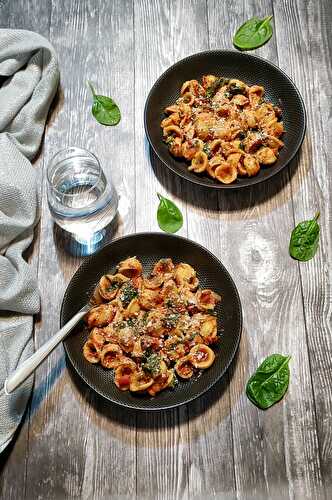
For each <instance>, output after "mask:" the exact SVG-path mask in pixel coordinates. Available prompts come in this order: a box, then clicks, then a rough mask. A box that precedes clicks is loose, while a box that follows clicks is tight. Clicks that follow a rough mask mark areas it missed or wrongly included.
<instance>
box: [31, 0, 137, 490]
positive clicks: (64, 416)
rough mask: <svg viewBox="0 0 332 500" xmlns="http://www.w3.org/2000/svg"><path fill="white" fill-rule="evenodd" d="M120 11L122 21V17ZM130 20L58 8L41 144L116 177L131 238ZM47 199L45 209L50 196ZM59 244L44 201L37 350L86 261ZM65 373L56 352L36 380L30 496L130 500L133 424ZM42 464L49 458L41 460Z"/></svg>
mask: <svg viewBox="0 0 332 500" xmlns="http://www.w3.org/2000/svg"><path fill="white" fill-rule="evenodd" d="M120 3H121V9H123V15H122V16H121V18H117V16H116V12H118V11H119V9H120ZM64 19H65V20H66V29H64V25H63V20H64ZM132 22H133V21H132V4H131V2H126V3H125V2H114V3H113V4H112V6H111V8H109V6H107V5H106V4H104V3H103V2H100V4H99V5H96V2H92V1H84V2H81V1H80V2H78V1H77V2H70V3H67V2H66V3H62V5H61V4H60V3H58V2H53V5H52V17H51V29H50V40H51V42H52V43H53V44H54V47H55V49H56V51H57V52H58V54H61V57H60V60H59V62H60V70H61V74H62V81H61V83H62V90H61V94H60V98H59V102H58V106H57V110H56V116H55V117H54V120H53V121H52V123H51V126H50V127H49V131H48V133H47V135H46V141H45V163H46V165H47V163H48V162H49V160H50V158H51V156H52V155H53V154H54V153H55V152H56V151H57V150H59V149H60V148H63V147H66V146H69V145H78V146H82V147H86V148H87V149H89V150H91V151H93V152H95V153H96V154H97V156H98V157H99V158H100V160H101V162H102V165H103V168H104V171H105V172H106V175H109V174H111V173H113V174H114V178H115V182H116V183H117V187H118V189H119V191H120V194H121V195H122V207H121V209H120V216H121V211H123V207H125V209H126V210H127V212H126V220H127V222H126V231H129V230H130V227H132V225H131V222H130V221H132V220H133V215H132V212H131V211H132V210H133V206H134V205H133V202H132V201H130V200H129V198H128V200H127V201H126V200H124V198H125V197H126V190H131V191H132V180H133V175H132V170H130V169H129V172H128V174H127V171H126V170H125V169H123V170H122V169H121V170H120V169H119V165H122V164H126V162H127V161H128V157H132V156H133V150H130V144H133V142H134V141H133V134H134V127H133V119H132V118H131V117H130V116H131V115H130V113H131V112H132V109H133V107H132V98H131V97H130V94H131V89H132V88H133V86H134V80H133V73H132V71H131V64H130V63H131V60H130V58H132V57H133V48H132V43H133V33H132ZM104 23H105V24H104ZM105 26H107V30H105V28H104V27H105ZM123 38H124V40H125V43H124V44H123V45H122V44H121V43H120V41H121V40H122V39H123ZM115 58H116V60H115ZM87 79H90V80H92V81H93V82H94V83H95V85H96V88H98V90H100V92H104V93H105V94H108V93H109V94H111V93H112V95H113V96H114V98H115V99H118V102H119V104H120V106H121V109H122V110H123V111H124V116H125V119H124V120H123V121H122V123H121V125H120V126H119V128H118V129H110V128H107V129H106V128H103V127H101V126H100V125H99V124H98V123H97V122H96V121H95V120H94V119H93V117H92V116H91V113H90V107H91V95H90V94H89V91H88V89H87V86H86V80H87ZM110 83H111V87H110ZM118 144H120V146H118ZM115 149H116V150H117V155H114V150H115ZM115 159H116V160H117V162H119V163H118V164H115V162H114V160H115ZM44 189H45V184H44ZM44 192H45V191H44ZM43 200H44V201H46V198H45V196H43ZM127 217H128V219H127ZM61 237H62V234H61V233H58V232H56V231H55V232H54V230H53V224H52V221H51V217H50V214H49V211H48V207H47V205H46V203H44V205H43V212H42V223H41V239H42V241H43V245H44V246H43V248H42V249H41V253H40V263H39V276H40V286H41V289H42V290H43V291H44V294H43V297H42V320H41V324H40V327H39V329H38V332H37V339H38V344H39V343H41V342H43V341H45V340H46V339H47V338H48V337H49V335H50V334H51V333H52V332H53V331H54V330H55V329H56V328H57V327H58V321H59V320H58V318H59V307H60V304H61V297H62V295H63V292H64V289H65V286H66V284H67V283H68V281H69V279H70V278H71V276H72V273H73V272H74V271H75V270H76V268H77V266H78V265H79V262H80V259H78V258H75V257H70V256H68V255H66V253H65V252H64V245H65V243H66V242H65V241H62V240H61V239H60V238H61ZM43 249H44V251H43ZM46 249H47V251H46ZM64 368H65V362H64V354H63V349H62V347H59V348H58V349H57V350H56V351H55V352H54V353H53V354H52V355H51V356H50V358H49V359H48V360H47V361H46V362H45V363H44V365H43V366H42V367H41V368H40V369H39V371H38V372H37V377H36V389H35V393H34V398H33V401H32V411H31V424H30V436H31V443H30V454H29V462H28V476H29V487H30V488H31V491H38V495H39V496H40V498H45V497H47V496H48V495H49V491H50V489H51V491H52V495H53V497H54V498H68V497H76V498H77V497H78V498H92V497H95V498H100V497H103V496H107V495H109V494H110V491H112V494H113V495H130V496H132V495H133V494H134V492H135V477H134V476H133V475H130V476H129V477H126V480H125V481H123V480H122V481H119V478H120V477H123V474H124V473H125V470H126V469H124V468H123V465H124V464H126V468H129V469H132V468H133V467H134V465H135V435H136V432H135V419H134V417H129V416H128V417H127V419H126V421H127V427H124V426H119V427H118V424H117V419H119V418H120V416H121V415H122V413H121V410H119V409H117V408H109V407H107V406H106V405H103V404H102V403H101V402H100V401H99V400H98V398H97V397H95V396H94V395H92V394H91V393H90V391H89V390H88V389H87V388H86V387H82V385H79V384H78V383H77V381H76V380H75V379H74V378H73V377H72V376H71V375H70V372H68V371H67V370H65V369H64ZM68 450H70V451H69V453H68ZM41 456H42V457H48V458H47V460H43V461H40V457H41Z"/></svg>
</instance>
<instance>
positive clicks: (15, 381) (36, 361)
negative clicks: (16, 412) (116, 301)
mask: <svg viewBox="0 0 332 500" xmlns="http://www.w3.org/2000/svg"><path fill="white" fill-rule="evenodd" d="M89 309H90V306H89V305H85V306H84V307H82V309H80V310H79V311H78V313H76V314H75V316H73V317H72V318H71V319H70V320H69V321H68V323H66V324H65V325H64V326H63V327H62V328H61V330H59V331H58V332H57V333H56V334H55V335H53V336H52V337H51V338H50V339H49V340H48V341H47V342H45V344H43V345H42V346H41V347H40V348H39V349H37V351H36V352H35V353H34V354H32V355H31V356H30V357H29V358H27V359H26V360H25V361H23V363H21V364H20V365H19V366H18V367H17V368H16V370H14V371H13V372H12V373H11V374H10V375H9V376H8V377H7V378H6V380H5V384H4V389H5V393H6V394H7V395H8V394H10V393H11V392H13V391H15V389H16V388H17V387H18V386H19V385H21V384H22V383H23V382H24V381H25V380H26V379H27V378H28V377H29V376H30V375H31V374H32V373H33V372H34V371H35V370H36V368H38V366H39V365H40V364H41V363H42V362H43V361H44V359H46V358H47V356H48V355H49V354H50V353H51V352H52V351H53V349H54V348H55V347H56V346H57V345H58V344H60V342H61V341H62V340H63V339H64V338H65V337H66V336H67V335H68V333H69V332H70V331H71V330H72V329H73V328H74V326H75V325H77V323H78V322H79V321H80V320H81V319H82V318H83V316H85V314H86V313H87V312H88V310H89Z"/></svg>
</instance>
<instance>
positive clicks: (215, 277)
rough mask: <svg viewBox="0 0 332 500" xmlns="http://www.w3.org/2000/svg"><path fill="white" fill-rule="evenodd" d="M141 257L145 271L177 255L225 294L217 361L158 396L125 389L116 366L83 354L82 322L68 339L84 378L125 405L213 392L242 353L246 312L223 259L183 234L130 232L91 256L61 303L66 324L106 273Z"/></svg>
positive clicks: (159, 403) (155, 406)
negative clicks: (115, 378)
mask: <svg viewBox="0 0 332 500" xmlns="http://www.w3.org/2000/svg"><path fill="white" fill-rule="evenodd" d="M134 255H136V256H137V258H138V259H140V260H141V262H142V264H143V267H144V272H145V273H146V272H150V270H151V269H152V266H153V264H154V263H155V262H156V261H157V260H159V259H160V258H162V257H171V258H172V259H173V261H174V262H175V263H178V262H183V261H184V262H187V263H188V264H191V265H192V266H193V267H194V268H195V269H196V271H197V275H198V278H199V280H200V286H201V287H203V288H212V289H213V290H215V291H216V292H217V293H219V294H221V295H222V301H221V304H220V305H218V307H217V316H218V330H219V333H220V334H221V341H220V343H218V345H217V347H216V348H214V351H215V353H216V360H215V362H214V364H213V365H212V367H211V368H209V369H208V370H206V371H205V372H203V373H202V374H201V375H200V376H199V377H197V378H193V379H190V380H189V381H186V382H180V383H179V385H178V386H177V387H176V388H175V389H174V390H165V391H162V392H161V393H160V394H158V395H157V396H156V397H154V398H152V397H150V396H146V395H144V396H137V395H135V394H133V393H130V392H128V391H127V392H121V391H119V390H118V388H117V387H116V386H115V384H114V382H113V370H105V369H104V368H102V367H101V366H100V365H97V366H96V365H92V364H90V363H88V362H87V361H86V360H85V358H84V357H83V354H82V347H83V344H84V342H85V340H86V337H87V336H86V333H85V332H84V330H83V323H80V324H79V325H78V326H77V327H76V328H75V329H74V330H73V332H72V333H71V334H70V335H69V337H67V339H66V340H65V341H64V347H65V350H66V353H67V355H68V358H69V360H70V362H71V364H72V365H73V367H74V368H75V369H76V371H77V373H78V374H79V375H80V376H81V378H82V379H83V380H84V381H85V382H86V383H87V384H88V385H89V386H90V387H91V388H92V389H94V390H95V391H96V392H98V393H99V394H101V395H102V396H104V397H105V398H107V399H109V400H110V401H113V402H114V403H117V404H120V405H122V406H126V407H130V408H134V409H142V410H160V409H165V408H172V407H174V406H178V405H181V404H184V403H187V402H189V401H191V400H193V399H195V398H196V397H198V396H200V395H201V394H203V393H204V392H205V391H207V390H208V389H209V388H210V387H211V386H212V385H213V384H215V383H216V382H217V380H219V379H220V378H221V377H222V375H223V374H224V373H225V371H226V370H227V368H228V367H229V365H230V363H231V361H232V360H233V357H234V355H235V353H236V350H237V347H238V344H239V341H240V336H241V330H242V311H241V303H240V299H239V295H238V292H237V289H236V287H235V285H234V282H233V280H232V278H231V277H230V275H229V274H228V272H227V270H226V269H225V268H224V266H223V265H222V264H221V262H220V261H219V260H218V259H217V258H216V257H215V256H214V255H212V254H211V253H210V252H209V251H208V250H206V249H205V248H204V247H202V246H200V245H198V244H197V243H194V242H192V241H190V240H187V239H185V238H181V237H179V236H173V235H172V236H171V235H167V234H163V233H140V234H133V235H130V236H126V237H124V238H121V239H119V240H115V241H113V242H112V243H110V244H108V245H106V246H105V247H103V248H102V249H101V250H100V251H99V252H98V253H96V254H95V255H93V256H92V257H90V258H88V259H86V260H85V261H84V262H83V264H82V265H81V267H80V268H79V269H78V271H77V272H76V273H75V274H74V276H73V278H72V280H71V281H70V283H69V285H68V288H67V290H66V293H65V295H64V299H63V302H62V307H61V326H63V325H64V324H65V323H66V322H67V321H68V320H69V319H70V318H71V317H72V316H73V315H74V314H75V313H76V312H77V311H78V310H79V309H80V308H81V307H82V306H83V305H84V304H85V303H86V302H87V301H88V299H89V297H90V295H91V293H92V291H93V289H94V287H95V285H96V284H97V283H98V281H99V279H100V277H101V276H102V275H103V274H105V273H110V272H111V273H112V272H114V271H115V266H116V265H117V264H118V263H119V261H120V260H123V259H125V258H126V257H130V256H134Z"/></svg>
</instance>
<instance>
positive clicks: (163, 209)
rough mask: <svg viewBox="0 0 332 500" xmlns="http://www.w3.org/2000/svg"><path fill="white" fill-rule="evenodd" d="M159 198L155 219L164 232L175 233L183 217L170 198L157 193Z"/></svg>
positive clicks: (181, 223) (180, 225) (179, 227)
mask: <svg viewBox="0 0 332 500" xmlns="http://www.w3.org/2000/svg"><path fill="white" fill-rule="evenodd" d="M157 195H158V198H159V200H160V203H159V206H158V211H157V220H158V224H159V227H160V229H162V230H163V231H165V232H166V233H176V232H177V231H178V230H179V229H181V227H182V225H183V217H182V214H181V212H180V210H179V209H178V207H177V206H176V205H175V203H173V202H172V201H171V200H168V199H167V198H164V197H163V196H161V194H159V193H157Z"/></svg>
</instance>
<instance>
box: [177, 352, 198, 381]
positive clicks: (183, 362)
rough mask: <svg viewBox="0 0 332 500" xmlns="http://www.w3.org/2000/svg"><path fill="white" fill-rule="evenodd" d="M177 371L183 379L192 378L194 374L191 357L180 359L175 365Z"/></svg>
mask: <svg viewBox="0 0 332 500" xmlns="http://www.w3.org/2000/svg"><path fill="white" fill-rule="evenodd" d="M174 368H175V371H176V373H177V374H178V375H179V377H181V378H185V379H188V378H191V377H192V376H193V374H194V370H193V365H192V363H191V357H190V356H184V357H183V358H180V359H179V361H177V362H176V364H175V367H174Z"/></svg>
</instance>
